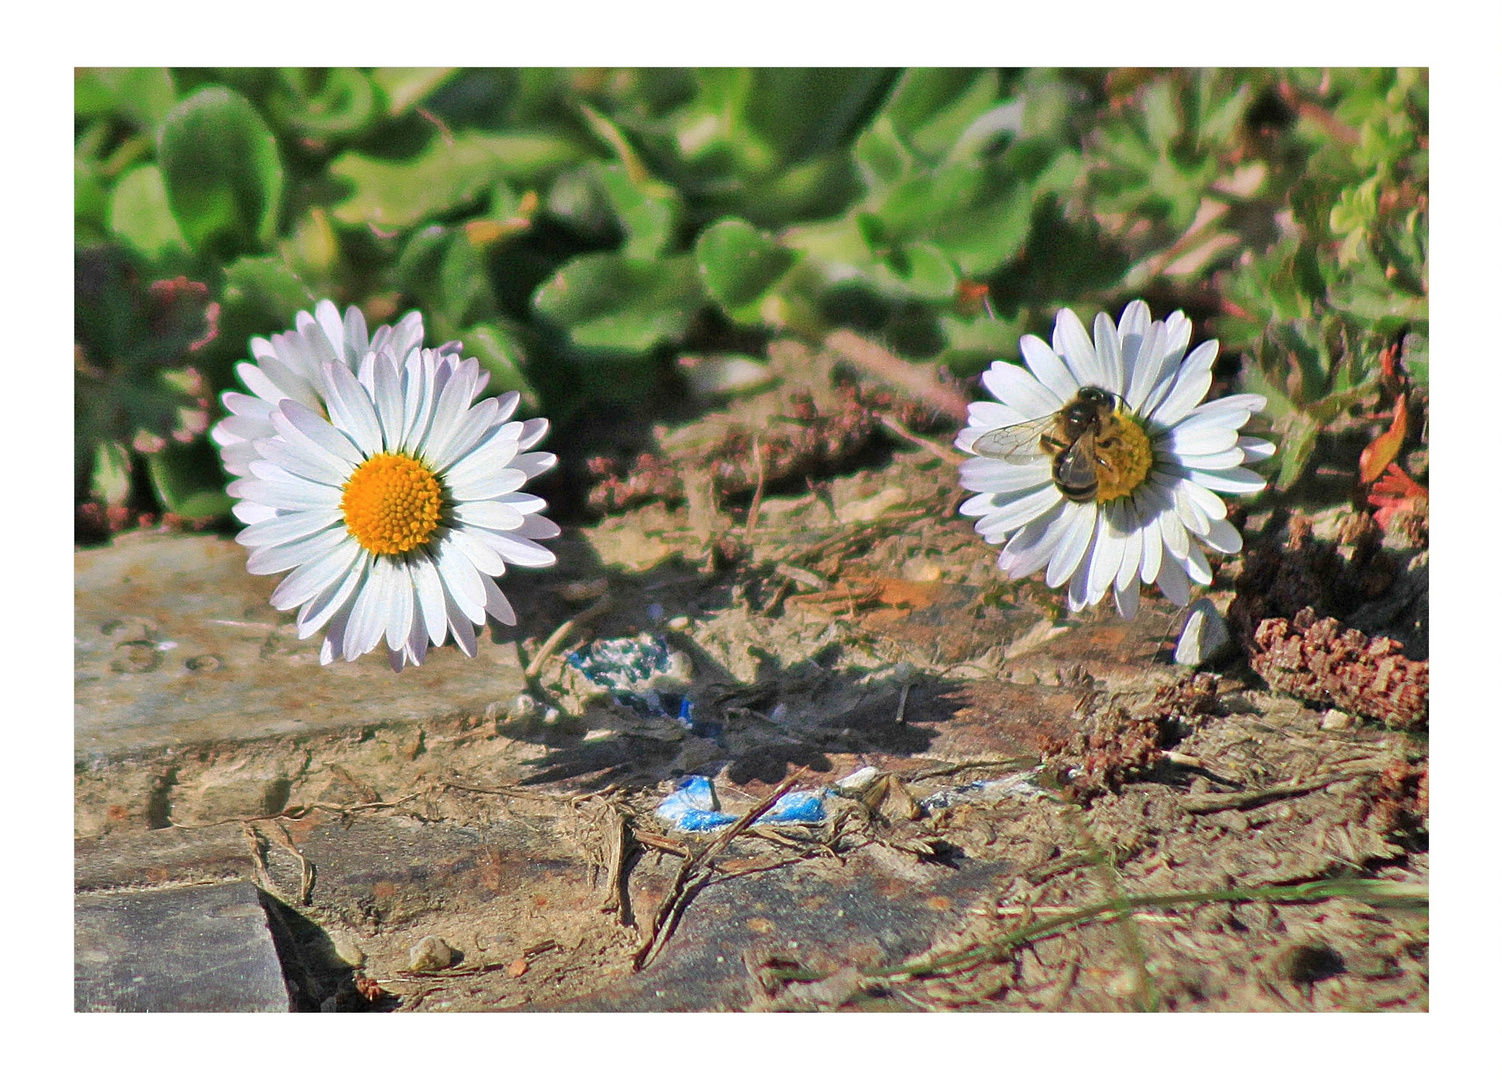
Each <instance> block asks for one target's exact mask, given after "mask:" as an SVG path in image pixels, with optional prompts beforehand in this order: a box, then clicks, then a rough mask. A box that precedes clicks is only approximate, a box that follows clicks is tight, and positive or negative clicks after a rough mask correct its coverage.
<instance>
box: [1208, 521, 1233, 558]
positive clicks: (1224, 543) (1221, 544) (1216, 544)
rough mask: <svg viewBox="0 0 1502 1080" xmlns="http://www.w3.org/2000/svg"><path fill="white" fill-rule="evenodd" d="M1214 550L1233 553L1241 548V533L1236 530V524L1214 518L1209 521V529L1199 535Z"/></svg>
mask: <svg viewBox="0 0 1502 1080" xmlns="http://www.w3.org/2000/svg"><path fill="white" fill-rule="evenodd" d="M1200 539H1202V540H1203V541H1204V542H1205V543H1206V544H1208V545H1209V546H1210V547H1211V548H1212V549H1214V550H1215V551H1221V552H1224V553H1225V554H1227V555H1234V554H1236V553H1237V552H1238V551H1240V550H1241V534H1240V533H1239V532H1237V531H1236V526H1234V525H1232V524H1231V523H1230V522H1229V521H1225V520H1215V521H1212V522H1210V531H1209V532H1207V533H1205V534H1204V535H1203V536H1202V537H1200Z"/></svg>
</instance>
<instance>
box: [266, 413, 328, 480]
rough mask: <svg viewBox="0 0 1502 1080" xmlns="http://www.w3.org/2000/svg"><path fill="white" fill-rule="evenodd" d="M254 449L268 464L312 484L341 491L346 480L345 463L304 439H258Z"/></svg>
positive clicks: (272, 437) (274, 437)
mask: <svg viewBox="0 0 1502 1080" xmlns="http://www.w3.org/2000/svg"><path fill="white" fill-rule="evenodd" d="M283 423H286V421H285V420H284V421H283ZM255 449H256V453H258V454H260V455H261V457H263V458H265V459H266V460H267V461H269V462H271V463H273V464H275V465H279V466H280V467H281V468H283V469H285V470H286V471H287V472H289V473H292V474H294V475H296V476H301V477H303V478H304V479H307V480H311V481H313V482H314V483H318V484H327V485H329V486H331V487H338V488H342V487H343V486H344V483H345V481H346V480H348V479H349V470H348V468H347V467H346V466H345V464H344V462H342V461H340V460H338V459H337V458H335V457H334V456H333V455H332V454H329V453H326V452H324V451H323V450H322V449H321V448H320V447H318V446H316V445H314V444H312V443H310V442H307V441H306V440H302V439H297V440H294V439H284V438H278V437H277V436H275V435H273V436H271V437H270V438H264V439H257V440H256V441H255Z"/></svg>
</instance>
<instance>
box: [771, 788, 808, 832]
mask: <svg viewBox="0 0 1502 1080" xmlns="http://www.w3.org/2000/svg"><path fill="white" fill-rule="evenodd" d="M761 820H762V821H768V822H772V823H773V824H776V823H779V822H780V823H782V824H786V825H817V824H819V822H821V821H823V820H824V793H823V792H822V791H789V792H788V793H787V794H786V795H784V796H783V797H782V798H780V799H778V800H777V801H776V802H775V803H773V804H772V809H770V810H768V811H767V812H766V813H765V814H763V815H762V816H761Z"/></svg>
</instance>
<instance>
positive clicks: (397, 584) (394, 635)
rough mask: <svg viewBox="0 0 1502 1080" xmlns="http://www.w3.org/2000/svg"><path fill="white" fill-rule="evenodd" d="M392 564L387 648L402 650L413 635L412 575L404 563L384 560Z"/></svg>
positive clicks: (387, 620) (388, 597)
mask: <svg viewBox="0 0 1502 1080" xmlns="http://www.w3.org/2000/svg"><path fill="white" fill-rule="evenodd" d="M383 561H385V562H389V563H390V564H391V568H392V573H391V581H392V584H391V586H390V588H389V590H388V594H387V597H386V600H387V602H388V603H389V604H390V609H389V610H388V611H387V612H386V647H387V648H388V649H394V650H400V649H405V648H406V647H407V639H408V638H409V637H410V636H411V634H412V617H413V614H414V612H413V608H414V607H415V606H416V605H415V604H414V603H413V599H414V598H413V588H412V574H411V572H410V571H409V570H408V569H407V565H406V563H404V562H399V561H395V560H390V559H387V560H383ZM397 670H400V668H398V669H397Z"/></svg>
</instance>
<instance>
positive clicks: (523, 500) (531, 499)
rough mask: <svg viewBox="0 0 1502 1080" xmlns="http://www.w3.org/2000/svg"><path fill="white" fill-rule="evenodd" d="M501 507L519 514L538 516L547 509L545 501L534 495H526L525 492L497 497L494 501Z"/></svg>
mask: <svg viewBox="0 0 1502 1080" xmlns="http://www.w3.org/2000/svg"><path fill="white" fill-rule="evenodd" d="M495 501H496V502H498V503H500V504H501V505H502V506H509V507H511V508H512V509H513V510H515V511H517V513H520V514H540V513H542V512H543V511H544V510H546V509H547V508H548V501H547V500H546V499H542V498H538V497H537V496H536V495H528V494H527V493H526V492H525V491H515V492H511V493H509V494H503V495H499V496H497V497H496V499H495Z"/></svg>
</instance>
